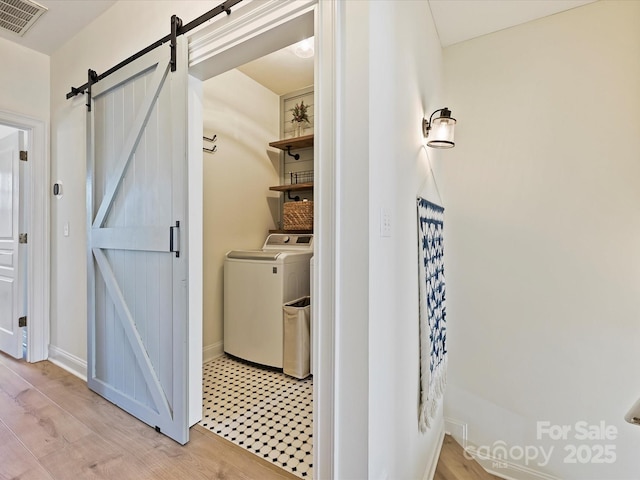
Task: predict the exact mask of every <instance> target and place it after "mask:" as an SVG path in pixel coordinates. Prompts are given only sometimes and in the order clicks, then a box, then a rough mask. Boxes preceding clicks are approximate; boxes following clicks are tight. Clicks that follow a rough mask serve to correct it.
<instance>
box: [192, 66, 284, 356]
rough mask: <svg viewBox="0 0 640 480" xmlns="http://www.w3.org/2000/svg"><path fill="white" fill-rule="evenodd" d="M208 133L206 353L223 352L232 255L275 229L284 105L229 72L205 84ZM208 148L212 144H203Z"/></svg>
mask: <svg viewBox="0 0 640 480" xmlns="http://www.w3.org/2000/svg"><path fill="white" fill-rule="evenodd" d="M203 90H204V112H203V116H204V133H205V135H206V136H207V137H212V136H213V135H214V134H215V135H217V140H216V143H215V145H216V146H217V151H216V152H215V153H213V154H210V153H205V154H204V178H203V182H204V319H203V322H204V337H203V342H204V347H205V355H207V354H208V355H209V356H210V355H212V354H213V355H215V354H216V353H221V351H222V338H223V336H222V335H223V329H222V327H223V266H224V256H225V253H226V252H228V251H229V250H243V249H244V250H246V249H257V248H260V247H262V244H263V242H264V239H265V238H266V236H267V234H268V231H269V229H273V228H276V224H275V221H274V217H275V218H277V217H278V212H279V208H280V197H279V196H280V195H281V194H280V193H278V192H271V191H269V187H270V186H272V185H279V184H280V176H279V170H278V169H279V164H280V155H279V153H278V151H276V150H274V149H272V148H270V147H269V142H273V141H275V140H278V138H279V131H280V128H279V121H280V97H279V96H278V95H276V94H275V93H273V92H272V91H271V90H268V89H267V88H265V87H263V86H262V85H260V84H258V83H256V82H255V81H254V80H252V79H251V78H249V77H248V76H246V75H245V74H243V73H241V72H240V71H239V70H231V71H228V72H226V73H223V74H222V75H218V76H217V77H214V78H212V79H210V80H207V81H206V82H204V83H203ZM204 146H205V147H206V148H211V147H212V144H211V143H210V142H205V143H204Z"/></svg>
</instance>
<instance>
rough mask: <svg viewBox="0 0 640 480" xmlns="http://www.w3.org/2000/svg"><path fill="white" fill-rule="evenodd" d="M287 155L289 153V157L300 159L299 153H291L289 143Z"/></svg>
mask: <svg viewBox="0 0 640 480" xmlns="http://www.w3.org/2000/svg"><path fill="white" fill-rule="evenodd" d="M287 155H289V156H290V157H293V158H294V159H295V160H300V154H299V153H291V145H287Z"/></svg>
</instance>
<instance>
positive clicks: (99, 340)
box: [87, 37, 189, 444]
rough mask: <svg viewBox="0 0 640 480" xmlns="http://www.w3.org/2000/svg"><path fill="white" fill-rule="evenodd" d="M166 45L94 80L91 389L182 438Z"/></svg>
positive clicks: (175, 130)
mask: <svg viewBox="0 0 640 480" xmlns="http://www.w3.org/2000/svg"><path fill="white" fill-rule="evenodd" d="M184 40H185V39H184V38H183V37H180V38H179V39H178V55H177V71H175V72H172V71H171V69H170V50H169V46H168V45H163V46H161V47H159V48H156V49H155V50H153V51H152V52H151V53H148V54H146V55H145V56H143V57H141V58H139V59H137V60H135V61H134V62H132V63H131V64H129V65H127V66H125V67H123V68H122V69H120V70H118V71H117V72H116V73H114V74H112V75H110V76H108V77H106V78H105V79H103V80H101V81H100V82H98V83H96V84H95V85H93V86H92V94H91V97H92V98H91V104H92V105H91V112H90V113H89V114H88V129H87V134H88V137H89V138H88V142H87V145H88V152H87V217H88V223H89V225H88V262H87V267H88V302H87V305H88V349H89V352H88V372H87V382H88V385H89V387H90V388H91V389H92V390H94V391H95V392H97V393H99V394H100V395H102V396H104V397H105V398H107V399H108V400H110V401H112V402H113V403H115V404H116V405H118V406H119V407H121V408H122V409H124V410H126V411H127V412H129V413H131V414H132V415H134V416H136V417H137V418H139V419H140V420H142V421H144V422H146V423H147V424H149V425H151V426H152V427H155V428H156V430H159V431H161V432H162V433H164V434H165V435H167V436H169V437H171V438H173V439H174V440H176V441H177V442H179V443H181V444H184V443H186V442H187V441H188V440H189V425H188V415H187V414H188V353H189V352H188V346H187V345H188V342H187V339H188V337H187V335H188V312H187V310H188V307H187V288H188V285H187V274H188V271H187V270H188V269H187V251H186V246H187V238H186V229H185V227H186V225H185V222H186V218H187V201H186V198H187V197H186V193H187V192H186V182H187V146H186V130H187V120H186V113H187V64H186V62H187V54H186V44H185V41H184Z"/></svg>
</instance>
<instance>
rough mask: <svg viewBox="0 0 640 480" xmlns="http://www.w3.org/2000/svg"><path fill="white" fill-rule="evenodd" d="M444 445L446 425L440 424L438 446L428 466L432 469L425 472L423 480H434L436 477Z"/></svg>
mask: <svg viewBox="0 0 640 480" xmlns="http://www.w3.org/2000/svg"><path fill="white" fill-rule="evenodd" d="M443 443H444V423H441V424H440V432H439V433H438V446H437V447H436V449H435V450H434V452H433V456H432V458H431V462H430V463H429V464H428V465H430V467H429V468H428V469H427V470H426V471H425V472H424V476H423V477H422V480H433V477H434V476H435V475H436V468H437V467H438V459H439V458H440V452H441V451H442V444H443Z"/></svg>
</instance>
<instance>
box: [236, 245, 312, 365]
mask: <svg viewBox="0 0 640 480" xmlns="http://www.w3.org/2000/svg"><path fill="white" fill-rule="evenodd" d="M312 255H313V235H312V234H304V235H302V234H301V235H296V234H291V235H289V234H280V233H273V234H271V235H269V236H268V237H267V239H266V240H265V242H264V245H263V247H262V250H232V251H230V252H227V255H226V258H225V262H224V351H225V352H227V353H229V354H231V355H234V356H236V357H239V358H242V359H244V360H248V361H250V362H255V363H259V364H261V365H268V366H271V367H277V368H282V365H283V363H282V342H283V338H282V333H283V328H282V323H283V320H282V306H283V304H285V303H287V302H290V301H292V300H295V299H297V298H300V297H304V296H306V295H309V293H310V289H309V260H310V258H311V256H312Z"/></svg>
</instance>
